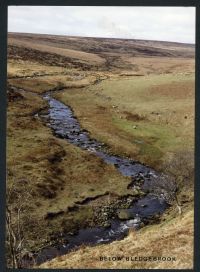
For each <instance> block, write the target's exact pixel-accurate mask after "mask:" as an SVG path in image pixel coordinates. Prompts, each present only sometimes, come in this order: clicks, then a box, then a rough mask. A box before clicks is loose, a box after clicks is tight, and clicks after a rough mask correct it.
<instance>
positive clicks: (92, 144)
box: [35, 92, 168, 264]
mask: <svg viewBox="0 0 200 272" xmlns="http://www.w3.org/2000/svg"><path fill="white" fill-rule="evenodd" d="M43 99H45V100H46V101H47V102H48V104H49V108H48V113H40V114H39V116H40V118H41V119H42V121H43V122H45V124H46V125H48V126H49V127H50V128H51V129H52V131H53V133H54V135H55V136H56V137H59V138H63V139H66V140H67V141H68V142H70V143H71V144H74V145H76V146H78V147H80V148H82V149H84V150H87V151H88V152H92V153H93V154H95V155H96V156H98V157H100V158H101V159H102V160H103V161H104V162H105V163H107V164H112V165H114V166H115V167H116V169H117V170H118V171H119V172H120V173H121V174H122V175H124V176H127V177H130V178H131V179H132V182H131V183H130V186H129V187H128V189H130V190H131V189H133V188H134V186H135V180H136V179H137V178H138V177H139V178H140V179H141V178H142V180H143V182H142V184H141V185H140V187H141V189H142V190H143V191H144V192H146V194H144V196H143V197H141V198H139V199H138V200H137V201H136V202H134V203H132V204H131V205H130V207H129V208H128V209H126V211H127V212H128V214H129V215H130V217H129V218H130V219H128V220H120V219H119V218H118V217H117V216H116V218H115V219H111V220H110V223H111V224H110V226H109V227H102V226H96V227H92V228H86V229H80V230H79V231H78V233H77V234H74V235H66V237H65V238H66V241H67V242H66V244H61V245H56V246H54V247H52V246H51V247H47V248H44V249H43V250H41V252H39V253H37V254H36V257H35V262H36V263H37V264H40V263H43V262H45V261H47V260H50V259H52V258H54V257H56V256H60V255H63V254H66V253H68V252H69V251H70V250H72V249H74V248H78V247H79V246H81V245H83V244H84V245H90V246H92V245H97V244H101V243H110V242H111V241H114V240H120V239H122V238H124V237H125V236H126V235H127V234H128V230H129V229H130V228H135V229H138V228H140V227H141V226H142V225H144V224H146V222H148V218H151V217H152V216H154V215H159V214H162V213H163V212H164V211H165V209H166V208H167V207H168V203H167V202H166V200H165V199H164V198H163V196H162V195H161V194H160V195H159V194H155V192H154V191H153V190H151V188H153V187H152V185H153V183H154V180H155V179H156V178H157V177H158V176H159V175H161V174H160V173H158V172H156V171H155V170H154V169H152V168H150V167H149V166H146V165H143V164H142V163H139V162H137V161H134V160H130V159H128V158H123V157H120V156H117V155H110V154H108V153H107V152H106V151H104V150H105V148H104V144H103V143H101V142H98V141H97V140H95V139H92V138H90V135H89V132H88V131H87V130H85V129H83V128H81V126H80V124H79V122H78V120H77V118H76V117H75V116H74V113H73V110H72V109H71V108H70V107H69V106H67V105H65V104H63V103H61V102H60V101H58V100H56V99H54V98H52V96H51V93H50V92H47V93H45V94H44V95H43Z"/></svg>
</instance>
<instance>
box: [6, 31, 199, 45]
mask: <svg viewBox="0 0 200 272" xmlns="http://www.w3.org/2000/svg"><path fill="white" fill-rule="evenodd" d="M7 33H8V34H12V33H17V34H38V35H51V36H65V37H77V38H97V39H120V40H138V41H150V42H168V43H178V44H187V45H195V44H196V43H195V42H194V43H189V42H177V41H168V40H148V39H141V38H122V37H100V36H82V35H68V34H53V33H51V34H50V33H39V32H18V31H7Z"/></svg>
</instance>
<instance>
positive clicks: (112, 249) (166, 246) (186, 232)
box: [39, 210, 193, 269]
mask: <svg viewBox="0 0 200 272" xmlns="http://www.w3.org/2000/svg"><path fill="white" fill-rule="evenodd" d="M102 256H105V257H116V256H124V257H148V256H156V257H159V256H163V257H164V256H165V257H168V256H169V257H175V258H176V260H175V261H173V262H158V261H155V262H144V261H132V262H131V261H126V259H125V258H123V259H122V260H121V261H100V257H102ZM39 268H51V269H54V268H57V269H63V268H66V269H67V268H73V269H81V268H82V269H83V268H85V269H86V268H88V269H92V268H100V269H109V268H111V269H116V268H118V269H119V268H120V269H123V268H125V269H137V268H138V269H141V268H142V269H192V268H193V211H192V210H187V211H185V213H184V215H183V216H178V217H177V218H175V219H171V220H170V221H169V222H167V221H166V222H163V223H162V224H161V225H155V226H151V227H148V228H145V229H143V230H140V231H138V232H135V231H134V232H131V233H130V234H129V236H128V237H127V238H125V239H124V240H122V241H116V242H113V243H111V244H109V245H100V246H96V247H84V248H82V249H79V250H78V251H75V252H71V253H69V254H67V255H64V256H61V257H58V258H56V259H53V260H52V261H50V262H46V263H44V264H42V265H41V266H40V267H39Z"/></svg>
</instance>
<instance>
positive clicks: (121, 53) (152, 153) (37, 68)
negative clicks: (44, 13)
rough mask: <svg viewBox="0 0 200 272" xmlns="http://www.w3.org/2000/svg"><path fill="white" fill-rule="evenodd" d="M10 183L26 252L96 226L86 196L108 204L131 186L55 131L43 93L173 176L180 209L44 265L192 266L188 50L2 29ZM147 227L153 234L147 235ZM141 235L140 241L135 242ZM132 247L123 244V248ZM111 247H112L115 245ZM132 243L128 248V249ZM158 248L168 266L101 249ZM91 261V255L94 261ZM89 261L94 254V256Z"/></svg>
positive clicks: (113, 144)
mask: <svg viewBox="0 0 200 272" xmlns="http://www.w3.org/2000/svg"><path fill="white" fill-rule="evenodd" d="M8 37H9V38H8V112H7V116H8V117H7V123H8V124H7V143H8V144H7V188H8V194H9V197H8V204H9V207H10V209H11V210H12V214H13V222H12V224H13V227H14V228H15V225H16V224H17V210H18V206H19V205H20V207H22V212H21V225H22V229H23V236H24V238H25V239H24V248H23V254H26V253H27V252H30V251H34V250H35V251H37V250H38V249H40V248H42V247H43V246H45V245H48V244H51V243H54V242H55V240H60V241H62V234H63V233H73V232H76V231H77V226H81V227H82V228H84V227H87V226H92V225H94V222H93V219H94V213H93V206H92V205H93V204H91V205H78V204H77V203H81V202H84V200H86V199H88V198H91V199H96V200H94V201H93V202H92V203H94V205H97V206H98V205H99V206H102V205H105V203H106V204H108V203H110V202H112V200H113V201H115V200H116V198H119V197H122V198H123V196H124V195H127V194H128V193H130V191H129V190H127V186H128V185H129V184H130V181H131V180H130V178H129V177H124V176H122V175H121V174H120V173H119V172H118V171H117V169H116V168H115V167H114V166H113V165H108V164H106V163H105V162H104V161H102V160H101V159H100V158H98V157H96V156H95V155H94V154H93V153H90V152H87V151H86V150H82V149H80V148H79V147H77V146H74V145H73V144H70V143H69V142H67V141H66V140H65V139H61V138H58V137H56V136H55V135H54V134H53V133H52V130H51V128H50V127H48V126H45V124H44V123H43V122H42V120H41V118H40V116H39V115H40V113H41V112H42V113H45V112H47V111H48V103H47V101H45V100H44V99H43V98H42V96H41V95H42V94H43V93H45V92H47V91H52V90H53V92H52V96H54V98H56V99H57V100H59V101H61V102H63V103H64V104H66V105H69V106H70V107H71V108H72V109H73V112H74V114H75V115H76V117H77V119H78V121H79V123H80V125H81V127H82V128H84V129H86V130H87V131H89V133H90V136H91V137H92V138H94V139H97V140H98V141H100V142H102V143H104V144H105V146H106V148H107V150H108V151H109V152H110V153H112V154H117V155H120V156H123V157H128V158H130V159H134V160H137V161H140V162H141V163H144V164H146V165H149V166H150V167H152V168H154V169H155V170H157V171H160V172H163V173H166V174H171V175H172V176H173V177H175V179H176V181H177V183H178V186H179V188H180V189H179V193H178V201H179V203H180V205H181V206H182V215H179V214H178V211H177V210H176V207H175V206H173V205H172V207H171V209H169V210H168V211H167V212H166V213H165V214H164V215H163V216H162V218H161V222H160V224H159V225H151V226H149V227H145V228H143V229H141V230H140V231H138V232H133V233H131V234H130V235H129V236H128V237H127V238H126V239H124V240H122V241H116V242H113V243H112V244H108V245H100V246H96V247H95V248H90V247H86V248H84V247H83V248H81V249H80V250H78V251H75V252H72V253H70V258H66V257H65V256H63V257H59V258H58V259H56V260H52V261H51V262H50V263H45V264H43V265H42V267H51V268H54V267H56V268H80V267H79V266H78V265H79V264H78V263H79V262H77V259H79V258H80V256H81V258H82V259H81V260H82V261H81V262H80V264H81V265H82V268H83V267H84V268H97V267H98V268H101V267H102V268H115V266H116V265H117V266H118V268H119V267H120V268H138V265H140V268H177V267H178V268H180V263H182V266H183V268H192V258H193V243H192V240H193V168H194V165H193V163H194V162H193V155H194V47H193V46H191V45H187V44H177V43H167V42H152V41H139V40H120V39H97V38H78V37H64V36H51V35H33V34H14V33H11V34H9V35H8ZM149 233H151V239H147V238H146V237H149ZM141 241H145V243H144V244H143V243H142V244H141ZM127 245H128V246H127ZM111 248H112V251H111ZM127 248H128V249H127ZM142 248H143V249H144V248H145V251H148V252H149V255H155V254H157V253H158V252H162V254H167V253H168V254H170V255H175V256H176V258H177V261H176V262H174V263H167V262H166V263H153V264H152V263H151V264H149V263H148V264H147V263H145V262H144V263H140V264H136V263H129V264H127V263H126V262H122V263H121V264H119V263H116V262H108V263H102V262H100V261H99V256H101V254H102V252H104V254H106V252H110V253H109V254H114V255H116V254H120V251H119V250H121V251H123V250H124V251H127V255H134V256H136V255H141V252H142V251H143V250H142ZM92 260H93V261H92ZM94 260H95V261H94Z"/></svg>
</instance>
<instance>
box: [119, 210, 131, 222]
mask: <svg viewBox="0 0 200 272" xmlns="http://www.w3.org/2000/svg"><path fill="white" fill-rule="evenodd" d="M117 216H118V218H119V219H121V220H128V219H133V218H134V216H133V215H132V214H130V211H128V210H127V209H119V210H118V211H117Z"/></svg>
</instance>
